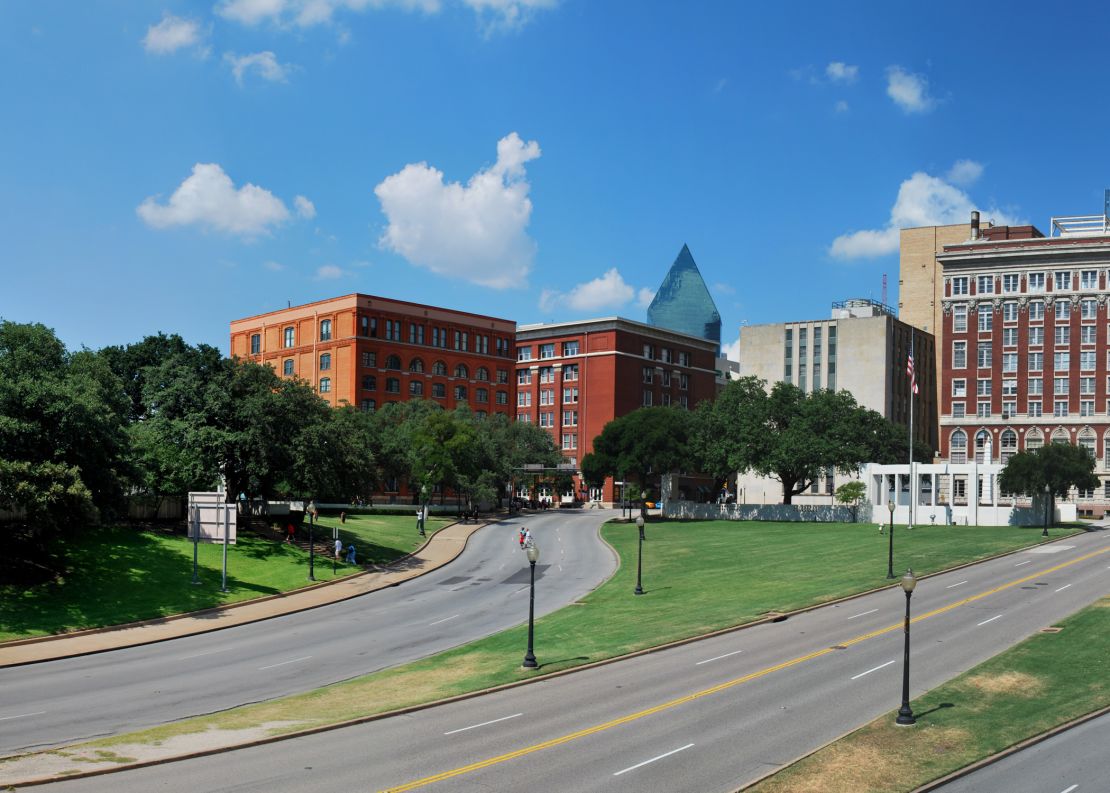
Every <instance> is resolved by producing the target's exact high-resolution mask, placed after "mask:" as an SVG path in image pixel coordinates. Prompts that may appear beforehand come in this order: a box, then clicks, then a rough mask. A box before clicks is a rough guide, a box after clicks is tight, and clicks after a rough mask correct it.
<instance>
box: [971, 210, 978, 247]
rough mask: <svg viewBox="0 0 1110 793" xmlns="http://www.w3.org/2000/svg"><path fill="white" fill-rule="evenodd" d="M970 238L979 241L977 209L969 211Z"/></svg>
mask: <svg viewBox="0 0 1110 793" xmlns="http://www.w3.org/2000/svg"><path fill="white" fill-rule="evenodd" d="M971 238H972V239H973V240H977V239H979V211H978V210H977V209H973V210H971Z"/></svg>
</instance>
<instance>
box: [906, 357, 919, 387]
mask: <svg viewBox="0 0 1110 793" xmlns="http://www.w3.org/2000/svg"><path fill="white" fill-rule="evenodd" d="M906 374H908V375H909V376H910V388H912V389H913V392H914V393H915V394H916V393H917V378H916V377H914V374H913V353H912V352H911V353H910V354H909V355H908V356H907V358H906Z"/></svg>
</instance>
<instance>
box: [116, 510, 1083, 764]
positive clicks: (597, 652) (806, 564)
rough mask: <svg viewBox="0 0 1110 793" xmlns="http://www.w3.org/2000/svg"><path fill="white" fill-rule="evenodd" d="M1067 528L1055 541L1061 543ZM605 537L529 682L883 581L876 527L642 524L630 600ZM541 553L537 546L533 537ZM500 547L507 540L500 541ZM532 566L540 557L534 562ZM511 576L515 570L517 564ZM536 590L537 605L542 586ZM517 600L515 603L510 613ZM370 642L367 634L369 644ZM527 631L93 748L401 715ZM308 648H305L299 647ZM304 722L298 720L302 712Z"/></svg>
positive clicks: (488, 669)
mask: <svg viewBox="0 0 1110 793" xmlns="http://www.w3.org/2000/svg"><path fill="white" fill-rule="evenodd" d="M1067 533H1070V532H1060V536H1065V534H1067ZM603 534H604V537H605V538H606V539H607V540H608V541H609V542H610V543H612V544H613V546H614V547H615V548H616V549H617V551H618V553H619V554H620V556H621V560H622V563H621V566H620V568H619V569H618V570H617V572H616V574H615V575H614V576H613V577H612V578H611V579H610V580H609V581H608V582H606V583H605V584H604V585H603V586H601V587H599V588H598V589H597V590H595V591H594V592H593V593H591V594H590V595H588V596H586V597H585V598H583V599H582V601H580V603H581V604H582V605H583V606H584V607H583V608H566V609H562V610H560V611H558V612H555V613H553V614H550V615H547V616H545V617H543V618H542V619H540V620H539V621H537V624H536V654H537V657H538V659H539V662H540V668H539V670H538V671H539V672H540V673H545V672H553V671H558V670H561V669H567V668H570V667H574V666H580V665H582V664H586V663H590V662H593V661H599V660H603V659H605V658H611V657H614V656H617V655H623V654H625V653H628V652H633V651H635V650H640V649H644V648H648V647H653V646H657V645H659V644H663V643H666V642H668V641H674V640H677V639H681V638H686V637H690V636H696V635H700V634H703V633H706V632H709V631H712V630H716V629H720V628H724V627H729V626H732V625H737V624H742V623H745V622H750V621H752V620H754V619H758V618H759V617H760V616H761V615H763V614H765V613H767V612H769V611H787V610H792V609H796V608H800V607H804V606H808V605H813V604H816V603H822V602H826V601H828V600H832V599H835V598H837V597H842V596H844V595H849V594H852V593H855V592H860V591H864V590H867V589H871V588H874V587H876V586H881V585H883V584H885V583H888V582H887V581H886V579H885V574H886V552H887V545H886V537H884V536H880V535H878V533H877V532H876V531H875V528H874V527H873V526H861V525H844V524H816V523H815V524H796V523H793V524H776V523H735V522H725V521H717V522H698V523H677V522H676V523H650V524H649V525H648V527H647V536H648V540H647V542H646V543H645V546H644V586H645V589H646V590H647V594H646V595H645V596H643V597H635V596H633V595H632V590H633V588H634V586H635V577H636V563H635V560H636V528H635V526H633V525H629V524H620V523H611V524H607V525H606V526H605V527H604V529H603ZM1040 539H1041V538H1040V529H1039V528H1037V529H1019V528H1014V527H999V528H978V527H949V526H945V527H939V526H938V527H929V528H919V529H915V530H914V531H913V532H906V531H903V532H902V533H901V534H900V535H899V536H898V538H897V539H896V543H895V559H896V560H897V562H896V563H897V565H898V567H899V569H902V568H904V567H906V566H909V565H912V566H913V568H914V570H916V571H918V572H919V573H927V572H931V571H936V570H940V569H944V568H947V567H951V566H953V565H956V564H960V563H963V562H969V561H973V560H975V559H980V558H984V557H987V556H990V555H993V554H997V553H1000V552H1004V551H1007V550H1012V549H1015V548H1021V547H1025V546H1028V545H1032V544H1035V543H1037V542H1038V541H1039V540H1040ZM536 540H537V542H539V543H540V544H541V547H542V546H543V544H544V542H545V537H544V536H543V534H542V533H538V536H537V538H536ZM506 541H512V538H511V537H509V536H507V540H506ZM541 558H542V557H541ZM521 564H522V567H523V566H524V562H523V561H522V563H521ZM553 569H554V568H551V567H549V568H547V569H546V570H545V571H544V572H543V574H542V575H541V576H540V578H539V579H538V580H537V595H536V596H537V600H539V601H540V602H542V598H543V586H544V583H543V578H544V577H548V576H552V575H554V574H555V573H554V572H553ZM527 603H528V598H527V595H526V594H522V595H521V596H520V611H521V617H522V618H523V617H525V616H526V614H527ZM369 640H372V637H368V641H369ZM525 645H526V627H525V626H520V627H517V628H512V629H509V630H506V631H502V632H501V633H498V634H495V635H493V636H490V637H487V638H485V639H481V640H478V641H475V642H471V643H469V644H466V645H463V646H461V647H458V648H455V649H453V650H449V651H447V652H445V653H440V654H438V655H436V656H433V657H430V658H426V659H423V660H420V661H416V662H413V663H408V664H404V665H402V666H398V667H394V668H392V669H386V670H383V671H380V672H376V673H373V674H370V675H366V676H364V677H360V678H357V679H354V680H350V681H346V682H343V683H339V684H336V685H332V686H327V687H325V688H322V689H318V690H316V691H311V692H307V693H304V694H299V695H295V696H292V697H286V698H283V699H279V700H272V701H269V702H263V703H258V704H254V705H248V706H244V707H240V708H234V709H231V710H228V711H224V712H221V713H218V714H212V715H209V716H204V717H199V718H196V719H188V720H185V721H181V722H176V723H173V724H168V725H165V726H162V727H158V728H154V729H152V730H147V731H144V732H142V733H133V734H130V735H126V736H117V737H113V738H106V739H102V740H100V741H97V742H95V744H94V745H95V746H108V745H117V744H131V743H134V742H136V741H138V742H146V743H150V742H155V741H163V740H167V739H170V738H172V737H173V736H177V735H185V734H190V733H197V732H204V731H206V730H209V729H219V730H250V729H256V728H257V727H258V726H259V725H262V724H274V723H280V724H281V726H280V727H276V728H273V729H272V732H275V733H280V732H290V731H295V730H300V729H305V728H309V727H317V726H322V725H325V724H334V723H337V722H340V721H345V720H349V719H354V718H361V717H365V716H370V715H374V714H376V713H383V712H387V711H390V710H395V709H398V708H403V707H410V706H413V705H419V704H423V703H427V702H432V701H435V700H438V699H443V698H446V697H450V696H455V695H459V694H463V693H468V692H472V691H476V690H481V689H484V688H488V687H491V686H496V685H500V684H504V683H511V682H514V681H518V680H522V679H527V678H529V677H533V676H535V672H529V671H527V670H522V669H521V668H520V659H521V656H522V654H523V651H524V647H525ZM305 649H306V650H310V649H311V648H309V647H306V648H305ZM306 714H308V715H307V716H306Z"/></svg>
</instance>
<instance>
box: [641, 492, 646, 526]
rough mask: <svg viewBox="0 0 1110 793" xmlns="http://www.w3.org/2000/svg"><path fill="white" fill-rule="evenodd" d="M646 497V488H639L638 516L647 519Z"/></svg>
mask: <svg viewBox="0 0 1110 793" xmlns="http://www.w3.org/2000/svg"><path fill="white" fill-rule="evenodd" d="M647 497H648V492H647V491H646V490H641V491H640V517H641V518H644V519H645V520H646V519H647Z"/></svg>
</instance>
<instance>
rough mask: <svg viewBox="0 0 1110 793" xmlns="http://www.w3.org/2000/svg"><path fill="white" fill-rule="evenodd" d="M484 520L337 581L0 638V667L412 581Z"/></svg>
mask: <svg viewBox="0 0 1110 793" xmlns="http://www.w3.org/2000/svg"><path fill="white" fill-rule="evenodd" d="M487 525H489V523H488V522H484V523H452V524H451V525H449V526H445V527H444V528H442V529H440V530H439V531H437V532H436V533H435V534H434V535H432V536H431V537H429V538H428V541H427V542H425V543H424V545H422V546H421V547H420V548H418V549H417V550H415V551H413V552H412V553H411V554H409V555H408V556H404V557H402V558H400V559H398V560H397V561H396V562H393V563H391V564H389V565H378V566H375V567H371V568H370V569H368V570H366V571H365V572H362V573H357V574H355V575H352V576H348V577H347V578H341V579H339V580H338V581H329V582H327V583H320V584H313V585H312V586H308V587H305V588H303V589H296V590H293V591H292V592H283V593H281V594H278V595H270V596H268V597H264V598H258V599H255V600H247V601H243V602H241V603H230V604H228V605H226V606H217V607H215V608H210V609H205V610H203V611H194V612H190V613H188V614H176V615H174V616H171V617H160V618H157V619H152V620H144V621H143V622H133V623H130V624H128V625H117V626H113V627H108V628H93V629H91V630H86V631H79V632H76V633H68V634H62V635H57V636H39V637H35V638H32V639H19V640H16V641H13V642H5V643H3V644H0V668H3V667H6V666H18V665H20V664H33V663H38V662H40V661H51V660H55V659H58V658H70V657H72V656H77V655H88V654H90V653H99V652H105V651H107V650H116V649H119V648H121V647H133V646H136V645H140V644H152V643H154V642H162V641H166V640H168V639H176V638H178V637H180V636H189V635H192V634H194V633H207V632H208V631H218V630H222V629H223V628H230V627H232V626H235V625H242V624H244V623H247V622H258V621H259V620H266V619H270V618H271V617H280V616H281V615H283V614H292V613H294V612H297V611H306V610H308V609H313V608H317V607H319V606H326V605H328V604H329V603H336V602H338V601H341V600H347V599H348V598H353V597H358V596H359V595H365V594H366V593H368V592H374V591H376V590H379V589H384V588H385V587H388V586H393V585H395V584H399V583H401V582H402V581H408V580H410V579H413V578H417V577H418V576H422V575H424V574H425V573H428V572H431V571H432V570H435V569H437V568H440V567H443V566H444V565H445V564H447V563H448V562H451V561H453V560H454V559H455V558H456V557H458V555H459V554H461V553H462V552H463V549H464V548H465V547H466V542H467V540H468V539H470V536H471V535H472V534H473V533H474V532H476V531H478V529H481V528H483V527H484V526H487Z"/></svg>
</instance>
